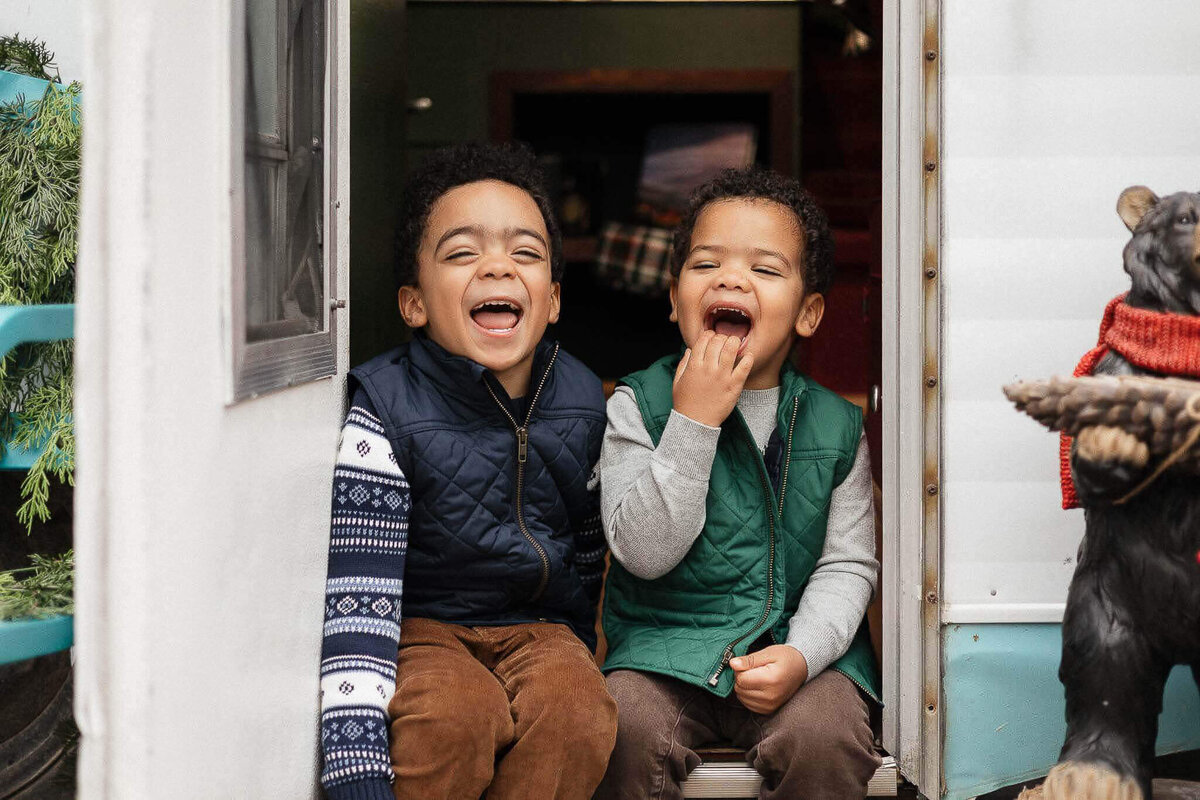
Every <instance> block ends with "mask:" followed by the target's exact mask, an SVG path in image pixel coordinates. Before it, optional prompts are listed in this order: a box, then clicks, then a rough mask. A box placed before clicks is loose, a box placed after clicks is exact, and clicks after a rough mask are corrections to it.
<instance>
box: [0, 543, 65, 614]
mask: <svg viewBox="0 0 1200 800" xmlns="http://www.w3.org/2000/svg"><path fill="white" fill-rule="evenodd" d="M30 561H32V562H33V566H30V567H20V568H18V569H10V570H7V571H4V572H0V620H5V619H20V618H29V617H32V618H34V619H37V618H40V617H50V616H54V615H56V614H73V613H75V599H74V597H73V595H72V577H73V574H74V571H75V551H74V550H68V551H67V552H65V553H63V554H62V555H61V556H43V555H37V554H35V555H33V556H30Z"/></svg>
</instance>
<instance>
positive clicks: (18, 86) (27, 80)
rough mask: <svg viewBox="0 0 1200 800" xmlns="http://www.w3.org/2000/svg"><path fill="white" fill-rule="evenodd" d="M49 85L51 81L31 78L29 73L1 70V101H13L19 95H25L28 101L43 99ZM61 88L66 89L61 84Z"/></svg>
mask: <svg viewBox="0 0 1200 800" xmlns="http://www.w3.org/2000/svg"><path fill="white" fill-rule="evenodd" d="M49 85H50V81H44V80H42V79H41V78H31V77H29V76H28V75H18V74H17V73H15V72H5V71H4V70H0V103H11V102H12V101H13V100H16V99H17V97H18V96H21V97H23V98H24V99H25V101H26V102H29V101H31V100H41V99H42V95H44V94H45V93H46V87H47V86H49ZM59 88H63V89H65V88H66V87H65V86H62V85H59Z"/></svg>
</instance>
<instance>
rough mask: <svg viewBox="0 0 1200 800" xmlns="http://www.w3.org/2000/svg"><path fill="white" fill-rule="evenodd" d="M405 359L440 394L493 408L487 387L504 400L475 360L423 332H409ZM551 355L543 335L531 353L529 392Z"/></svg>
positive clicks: (490, 376)
mask: <svg viewBox="0 0 1200 800" xmlns="http://www.w3.org/2000/svg"><path fill="white" fill-rule="evenodd" d="M408 352H409V358H410V359H411V363H412V365H413V366H414V367H415V368H416V369H417V371H418V372H420V373H421V374H422V375H424V376H425V377H427V378H428V379H429V380H430V381H431V382H432V383H434V384H435V385H436V386H437V387H438V388H439V389H441V390H442V391H443V392H448V393H453V394H456V395H459V396H465V397H467V398H469V399H471V400H479V401H481V402H482V401H486V402H487V405H488V406H491V407H494V406H495V403H494V402H493V400H492V396H491V394H490V393H489V392H488V389H487V387H488V386H489V385H490V386H491V387H492V391H494V392H496V394H497V396H499V397H502V398H507V399H510V400H511V399H512V398H509V397H508V393H507V392H505V390H504V387H503V386H502V385H501V384H500V381H499V380H497V378H496V376H495V375H493V374H492V371H491V370H489V369H488V368H487V367H485V366H483V365H482V364H480V363H479V362H477V361H473V360H472V359H469V358H467V357H466V356H459V355H455V354H453V353H451V352H449V351H448V350H446V348H444V347H442V346H441V345H440V344H438V343H437V342H435V341H434V340H433V339H431V338H429V335H428V334H427V333H425V331H424V330H418V331H414V332H413V338H412V341H411V342H410V343H409V349H408ZM553 352H554V341H553V339H551V338H550V336H548V335H547V336H543V337H542V340H541V341H540V342H538V344H537V348H536V349H535V350H534V353H533V370H532V372H531V373H530V375H531V377H530V390H531V391H532V389H533V387H535V386H537V384H538V382H539V381H540V380H541V378H542V375H543V374H544V373H545V371H546V369H547V367H548V366H549V363H548V362H549V360H550V355H551V354H552V353H553Z"/></svg>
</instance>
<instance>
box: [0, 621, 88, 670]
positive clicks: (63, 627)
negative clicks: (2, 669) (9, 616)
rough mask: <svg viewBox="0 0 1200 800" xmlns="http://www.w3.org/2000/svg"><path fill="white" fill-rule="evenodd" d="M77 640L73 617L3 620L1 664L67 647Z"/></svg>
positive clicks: (0, 644)
mask: <svg viewBox="0 0 1200 800" xmlns="http://www.w3.org/2000/svg"><path fill="white" fill-rule="evenodd" d="M74 641H75V618H74V617H72V616H56V617H46V618H45V619H22V620H15V621H11V622H0V664H11V663H13V662H14V661H24V660H26V659H28V658H37V657H38V656H45V655H49V654H50V653H57V652H59V651H60V650H66V649H67V648H68V647H70V646H71V645H72V644H73V643H74Z"/></svg>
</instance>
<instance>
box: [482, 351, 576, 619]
mask: <svg viewBox="0 0 1200 800" xmlns="http://www.w3.org/2000/svg"><path fill="white" fill-rule="evenodd" d="M556 358H558V344H557V343H555V345H554V352H553V353H551V354H550V363H548V364H547V365H546V371H545V372H543V373H542V379H541V381H539V382H538V387H537V390H536V391H534V393H533V398H532V399H531V400H530V401H529V409H528V410H527V411H526V412H525V424H524V425H519V424H517V420H516V418H515V417H514V416H513V415H512V414H511V413H509V410H508V408H507V407H505V405H504V403H501V402H500V398H499V397H496V393H495V392H494V391H492V387H491V384H489V383H488V382H487V381H486V380H485V381H484V382H483V385H484V386H486V387H487V390H488V394H490V395H491V396H492V399H493V400H495V401H496V405H498V406H500V410H501V411H503V412H504V416H506V417H508V421H509V422H511V423H512V426H513V430H514V431H515V432H516V434H517V527H518V528H520V529H521V535H522V536H524V537H525V538H526V540H528V542H529V544H530V545H532V547H533V549H534V551H535V552H536V553H537V555H538V558H539V559H541V561H542V577H541V579H540V580H539V581H538V585H537V589H536V590H534V592H533V596H532V597H531V598H530V599H529V602H531V603H533V602H536V601H537V599H538V598H539V597H541V596H542V592H544V591H545V590H546V584H547V583H549V582H550V557H549V556H548V555H546V548H544V547H542V546H541V544H539V543H538V540H537V539H535V538H533V534H531V533H530V532H529V528H527V527H526V526H525V508H524V504H523V499H522V496H523V494H524V490H525V462H526V460H528V458H529V422H530V420H532V419H533V407H534V406H535V405H537V401H538V397H539V396H541V394H542V387H543V386H545V385H546V379H547V378H549V377H550V370H551V369H552V368H553V367H554V360H555V359H556Z"/></svg>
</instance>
